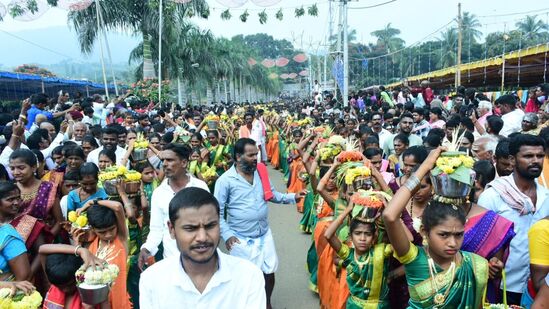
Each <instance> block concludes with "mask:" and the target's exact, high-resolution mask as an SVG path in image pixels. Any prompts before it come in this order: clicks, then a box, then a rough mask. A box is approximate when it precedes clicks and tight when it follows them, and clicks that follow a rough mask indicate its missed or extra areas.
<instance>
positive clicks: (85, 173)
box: [67, 162, 108, 213]
mask: <svg viewBox="0 0 549 309" xmlns="http://www.w3.org/2000/svg"><path fill="white" fill-rule="evenodd" d="M98 182H99V169H98V168H97V166H96V165H95V164H93V163H90V162H88V163H84V164H82V166H80V188H78V189H74V190H72V191H71V192H69V194H68V195H67V213H69V212H70V211H72V210H77V209H78V208H81V207H82V206H83V205H84V204H85V203H86V202H88V201H90V200H93V199H106V198H107V197H108V196H107V192H105V189H103V188H99V187H98V186H97V183H98Z"/></svg>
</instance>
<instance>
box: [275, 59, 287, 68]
mask: <svg viewBox="0 0 549 309" xmlns="http://www.w3.org/2000/svg"><path fill="white" fill-rule="evenodd" d="M288 63H290V60H289V59H288V58H284V57H280V58H278V59H276V66H277V67H285V66H286V65H288Z"/></svg>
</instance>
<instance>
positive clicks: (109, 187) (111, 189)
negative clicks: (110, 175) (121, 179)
mask: <svg viewBox="0 0 549 309" xmlns="http://www.w3.org/2000/svg"><path fill="white" fill-rule="evenodd" d="M117 182H118V179H111V180H105V181H103V189H105V192H107V195H111V196H112V195H118V189H117V188H116V183H117Z"/></svg>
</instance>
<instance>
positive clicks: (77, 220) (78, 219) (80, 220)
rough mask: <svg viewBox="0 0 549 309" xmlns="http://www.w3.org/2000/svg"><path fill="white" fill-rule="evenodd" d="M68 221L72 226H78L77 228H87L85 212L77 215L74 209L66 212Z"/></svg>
mask: <svg viewBox="0 0 549 309" xmlns="http://www.w3.org/2000/svg"><path fill="white" fill-rule="evenodd" d="M67 219H69V222H71V223H72V226H73V227H76V228H79V229H85V228H89V226H88V216H87V215H86V213H85V212H83V213H81V214H80V215H78V213H77V212H76V211H74V210H73V211H70V212H69V214H68V218H67Z"/></svg>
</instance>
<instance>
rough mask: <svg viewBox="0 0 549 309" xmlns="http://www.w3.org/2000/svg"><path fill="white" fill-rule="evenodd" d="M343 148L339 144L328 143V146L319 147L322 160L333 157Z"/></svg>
mask: <svg viewBox="0 0 549 309" xmlns="http://www.w3.org/2000/svg"><path fill="white" fill-rule="evenodd" d="M342 150H343V148H341V146H339V145H337V144H326V146H324V147H322V148H320V149H319V152H320V160H322V161H326V160H328V159H332V158H334V157H335V156H337V155H338V154H339V153H341V151H342Z"/></svg>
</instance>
